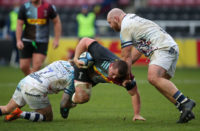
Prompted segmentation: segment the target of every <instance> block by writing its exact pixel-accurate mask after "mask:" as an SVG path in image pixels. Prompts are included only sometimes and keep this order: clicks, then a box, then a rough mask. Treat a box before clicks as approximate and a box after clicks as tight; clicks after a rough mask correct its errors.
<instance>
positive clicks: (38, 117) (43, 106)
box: [20, 85, 53, 122]
mask: <svg viewBox="0 0 200 131" xmlns="http://www.w3.org/2000/svg"><path fill="white" fill-rule="evenodd" d="M27 88H29V90H27ZM21 89H22V91H21V92H22V96H23V98H24V100H25V101H26V103H27V104H28V105H29V107H30V108H31V109H33V110H35V112H26V111H22V113H21V114H20V118H23V119H27V120H30V121H34V122H37V121H52V119H53V114H52V109H51V104H50V102H49V99H48V96H47V95H45V94H43V93H41V92H40V91H38V90H35V88H34V87H31V86H27V85H25V86H23V88H21Z"/></svg>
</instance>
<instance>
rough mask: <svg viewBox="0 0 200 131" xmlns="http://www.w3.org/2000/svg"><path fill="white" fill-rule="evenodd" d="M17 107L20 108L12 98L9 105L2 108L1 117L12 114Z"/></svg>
mask: <svg viewBox="0 0 200 131" xmlns="http://www.w3.org/2000/svg"><path fill="white" fill-rule="evenodd" d="M17 107H19V105H18V104H17V103H16V102H15V101H14V100H13V99H12V98H11V100H10V101H9V102H8V104H7V105H5V106H0V116H2V115H7V114H9V113H11V112H12V111H13V110H14V109H15V108H17Z"/></svg>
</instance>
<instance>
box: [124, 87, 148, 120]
mask: <svg viewBox="0 0 200 131" xmlns="http://www.w3.org/2000/svg"><path fill="white" fill-rule="evenodd" d="M128 93H129V94H130V95H131V102H132V106H133V110H134V117H133V121H135V120H142V121H144V120H145V118H143V117H142V116H141V115H140V107H141V105H140V104H141V101H140V94H139V92H138V89H137V85H135V87H134V88H132V89H130V90H128Z"/></svg>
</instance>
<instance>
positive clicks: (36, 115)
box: [20, 111, 45, 122]
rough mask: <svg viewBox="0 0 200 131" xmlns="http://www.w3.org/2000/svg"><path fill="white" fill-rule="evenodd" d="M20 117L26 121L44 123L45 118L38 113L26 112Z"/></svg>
mask: <svg viewBox="0 0 200 131" xmlns="http://www.w3.org/2000/svg"><path fill="white" fill-rule="evenodd" d="M20 117H21V118H23V119H27V120H30V121H33V122H37V121H45V116H44V115H42V114H40V113H38V112H26V111H23V112H22V113H21V114H20Z"/></svg>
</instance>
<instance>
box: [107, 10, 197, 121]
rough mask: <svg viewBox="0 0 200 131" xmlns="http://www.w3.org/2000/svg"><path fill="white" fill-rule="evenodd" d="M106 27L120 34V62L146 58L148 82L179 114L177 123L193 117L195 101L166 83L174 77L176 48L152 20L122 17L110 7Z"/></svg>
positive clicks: (129, 15)
mask: <svg viewBox="0 0 200 131" xmlns="http://www.w3.org/2000/svg"><path fill="white" fill-rule="evenodd" d="M107 21H108V23H109V24H110V27H111V28H112V29H114V30H115V31H117V32H120V39H121V47H122V52H121V56H122V59H123V60H125V61H126V62H127V63H128V65H129V71H130V69H131V65H132V64H133V63H135V61H137V60H138V59H139V58H140V56H141V55H142V54H144V55H145V56H147V57H149V59H150V63H149V67H148V81H149V82H150V83H151V84H152V85H153V86H154V87H156V89H158V90H159V91H160V92H161V93H162V94H163V95H164V96H165V97H166V98H167V99H169V100H170V101H171V102H172V103H174V104H175V105H176V107H177V108H178V109H179V111H180V112H181V116H180V118H179V120H178V121H177V122H178V123H187V122H188V121H190V120H192V119H194V118H195V116H194V113H193V112H192V108H193V107H194V106H195V102H194V101H193V100H191V99H188V98H186V97H185V96H184V95H183V94H182V93H181V92H180V91H179V90H178V89H177V87H176V86H175V85H174V84H173V83H172V82H171V81H170V79H171V77H173V76H174V73H175V69H176V63H177V60H178V56H179V49H178V46H177V44H176V42H175V41H174V40H173V38H172V37H171V36H170V35H169V34H168V33H166V32H165V31H164V30H163V29H162V28H161V27H159V26H158V25H157V24H155V23H154V22H153V21H150V20H147V19H145V18H141V17H139V16H137V15H136V14H126V13H125V12H124V11H123V10H121V9H118V8H114V9H112V10H111V11H110V12H109V13H108V15H107Z"/></svg>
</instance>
